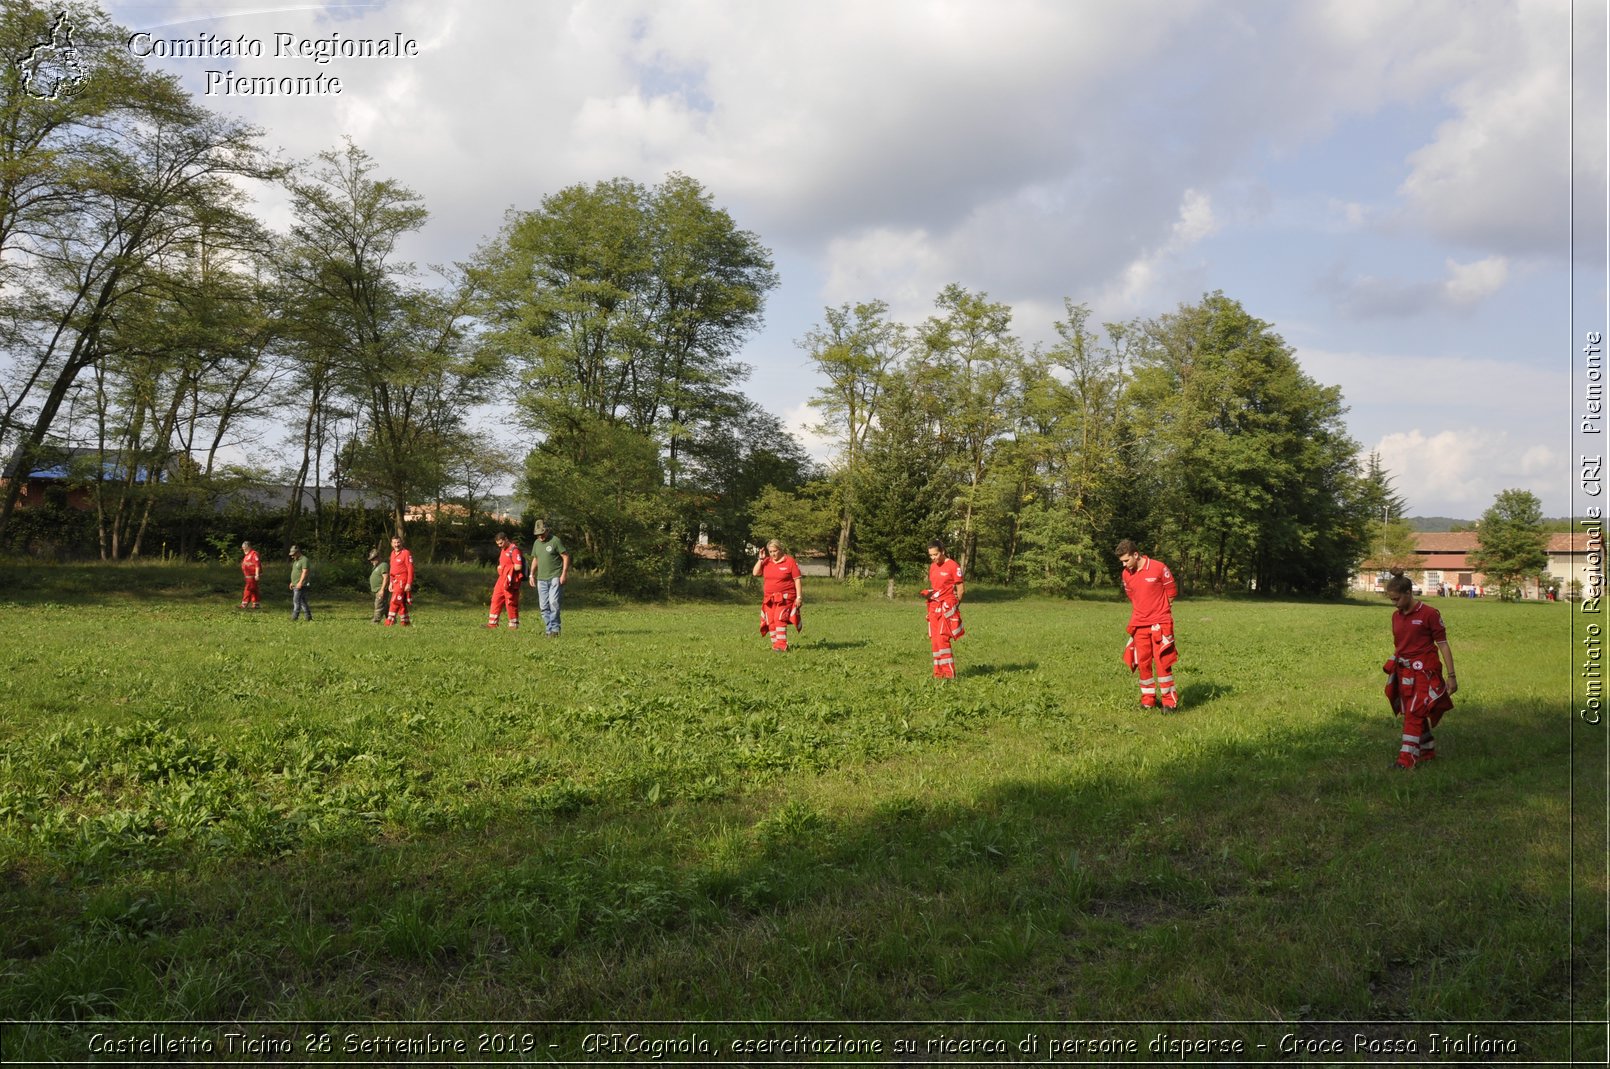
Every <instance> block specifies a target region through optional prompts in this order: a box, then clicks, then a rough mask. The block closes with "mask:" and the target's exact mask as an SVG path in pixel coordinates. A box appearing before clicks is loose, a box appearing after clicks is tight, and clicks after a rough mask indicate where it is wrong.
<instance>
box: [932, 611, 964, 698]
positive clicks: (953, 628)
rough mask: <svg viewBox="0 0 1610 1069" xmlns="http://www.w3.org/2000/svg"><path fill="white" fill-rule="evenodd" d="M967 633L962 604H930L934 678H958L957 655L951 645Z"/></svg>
mask: <svg viewBox="0 0 1610 1069" xmlns="http://www.w3.org/2000/svg"><path fill="white" fill-rule="evenodd" d="M966 633H967V631H966V629H965V628H963V627H962V611H961V604H960V603H959V602H956V601H955V600H950V601H930V602H929V603H928V645H929V646H930V647H931V648H932V649H933V654H934V678H935V679H954V678H955V677H956V654H955V652H954V651H953V650H952V649H951V643H952V642H954V641H955V640H956V639H959V638H961V637H962V636H963V635H965V634H966Z"/></svg>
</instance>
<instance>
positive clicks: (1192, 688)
mask: <svg viewBox="0 0 1610 1069" xmlns="http://www.w3.org/2000/svg"><path fill="white" fill-rule="evenodd" d="M1234 693H1235V688H1234V687H1232V686H1230V685H1229V684H1228V683H1190V684H1187V685H1186V686H1183V687H1181V688H1180V704H1181V705H1183V706H1185V708H1187V709H1195V708H1197V707H1198V706H1203V705H1206V704H1208V703H1209V702H1215V701H1218V700H1219V699H1220V698H1228V697H1229V696H1230V695H1232V694H1234Z"/></svg>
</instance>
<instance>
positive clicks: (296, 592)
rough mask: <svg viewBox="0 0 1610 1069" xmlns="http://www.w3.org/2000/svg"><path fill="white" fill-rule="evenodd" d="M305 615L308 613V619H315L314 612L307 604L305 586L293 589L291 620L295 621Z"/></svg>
mask: <svg viewBox="0 0 1610 1069" xmlns="http://www.w3.org/2000/svg"><path fill="white" fill-rule="evenodd" d="M303 613H307V618H308V619H309V620H311V619H313V610H312V609H311V608H309V607H308V603H307V587H305V586H304V587H301V588H297V587H292V588H291V619H293V620H294V619H296V618H297V617H298V616H300V615H302V614H303Z"/></svg>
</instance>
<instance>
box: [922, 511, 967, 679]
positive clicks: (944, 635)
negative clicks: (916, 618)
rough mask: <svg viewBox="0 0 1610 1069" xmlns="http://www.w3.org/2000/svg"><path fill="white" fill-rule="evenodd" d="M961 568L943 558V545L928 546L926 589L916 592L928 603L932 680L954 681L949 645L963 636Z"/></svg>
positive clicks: (952, 650) (952, 654) (938, 543)
mask: <svg viewBox="0 0 1610 1069" xmlns="http://www.w3.org/2000/svg"><path fill="white" fill-rule="evenodd" d="M965 592H966V584H965V583H963V582H962V568H961V565H960V564H958V563H957V562H956V561H954V560H952V559H951V558H950V557H948V556H946V555H945V544H944V543H943V542H929V543H928V589H927V590H923V591H920V593H921V594H922V596H923V598H924V599H926V600H927V602H928V645H929V647H930V648H931V649H932V650H933V655H934V678H935V679H955V678H956V653H955V650H954V647H953V645H952V644H953V643H954V642H955V641H956V640H957V639H959V638H961V637H962V636H963V635H965V634H967V631H966V630H965V629H964V628H963V627H962V594H963V593H965Z"/></svg>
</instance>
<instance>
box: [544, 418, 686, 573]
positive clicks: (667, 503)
mask: <svg viewBox="0 0 1610 1069" xmlns="http://www.w3.org/2000/svg"><path fill="white" fill-rule="evenodd" d="M523 492H524V495H525V497H526V498H527V499H528V500H529V501H531V502H532V504H533V510H534V511H535V512H536V514H538V515H542V516H546V517H547V518H548V522H549V523H551V524H554V525H555V526H556V527H557V528H558V531H559V534H560V537H562V538H564V539H565V544H566V546H567V547H568V548H569V549H570V551H571V556H572V561H573V562H574V563H575V564H576V565H577V566H578V567H581V568H585V569H588V570H591V571H596V572H597V573H598V577H599V579H600V581H601V582H602V583H603V584H604V585H605V586H607V587H608V588H609V589H611V590H614V591H616V592H618V593H623V594H633V595H638V596H648V597H653V596H660V595H663V594H664V593H665V592H666V591H668V590H669V589H670V588H671V585H672V584H673V583H674V581H675V580H676V578H677V576H678V575H679V574H680V571H681V564H682V555H681V540H680V537H679V535H680V532H679V531H678V529H677V527H676V521H677V519H678V517H677V513H676V498H675V496H674V495H673V494H672V493H671V492H670V491H668V490H667V489H666V486H665V477H664V469H663V468H662V467H661V464H660V451H659V446H658V444H657V443H656V442H655V441H654V440H653V439H651V438H648V437H646V436H644V435H642V434H639V433H638V432H637V431H634V430H632V429H631V428H630V427H627V426H625V425H622V424H616V423H609V422H605V421H598V422H593V423H589V424H583V425H581V426H579V427H577V428H576V429H575V431H574V433H573V435H571V434H566V435H563V436H555V437H552V438H550V439H549V440H548V441H547V442H545V443H544V444H543V445H542V446H541V447H540V448H538V449H537V450H535V451H533V452H532V453H531V455H530V457H528V458H527V460H526V475H525V482H524V486H523ZM572 532H574V536H573V535H572Z"/></svg>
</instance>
